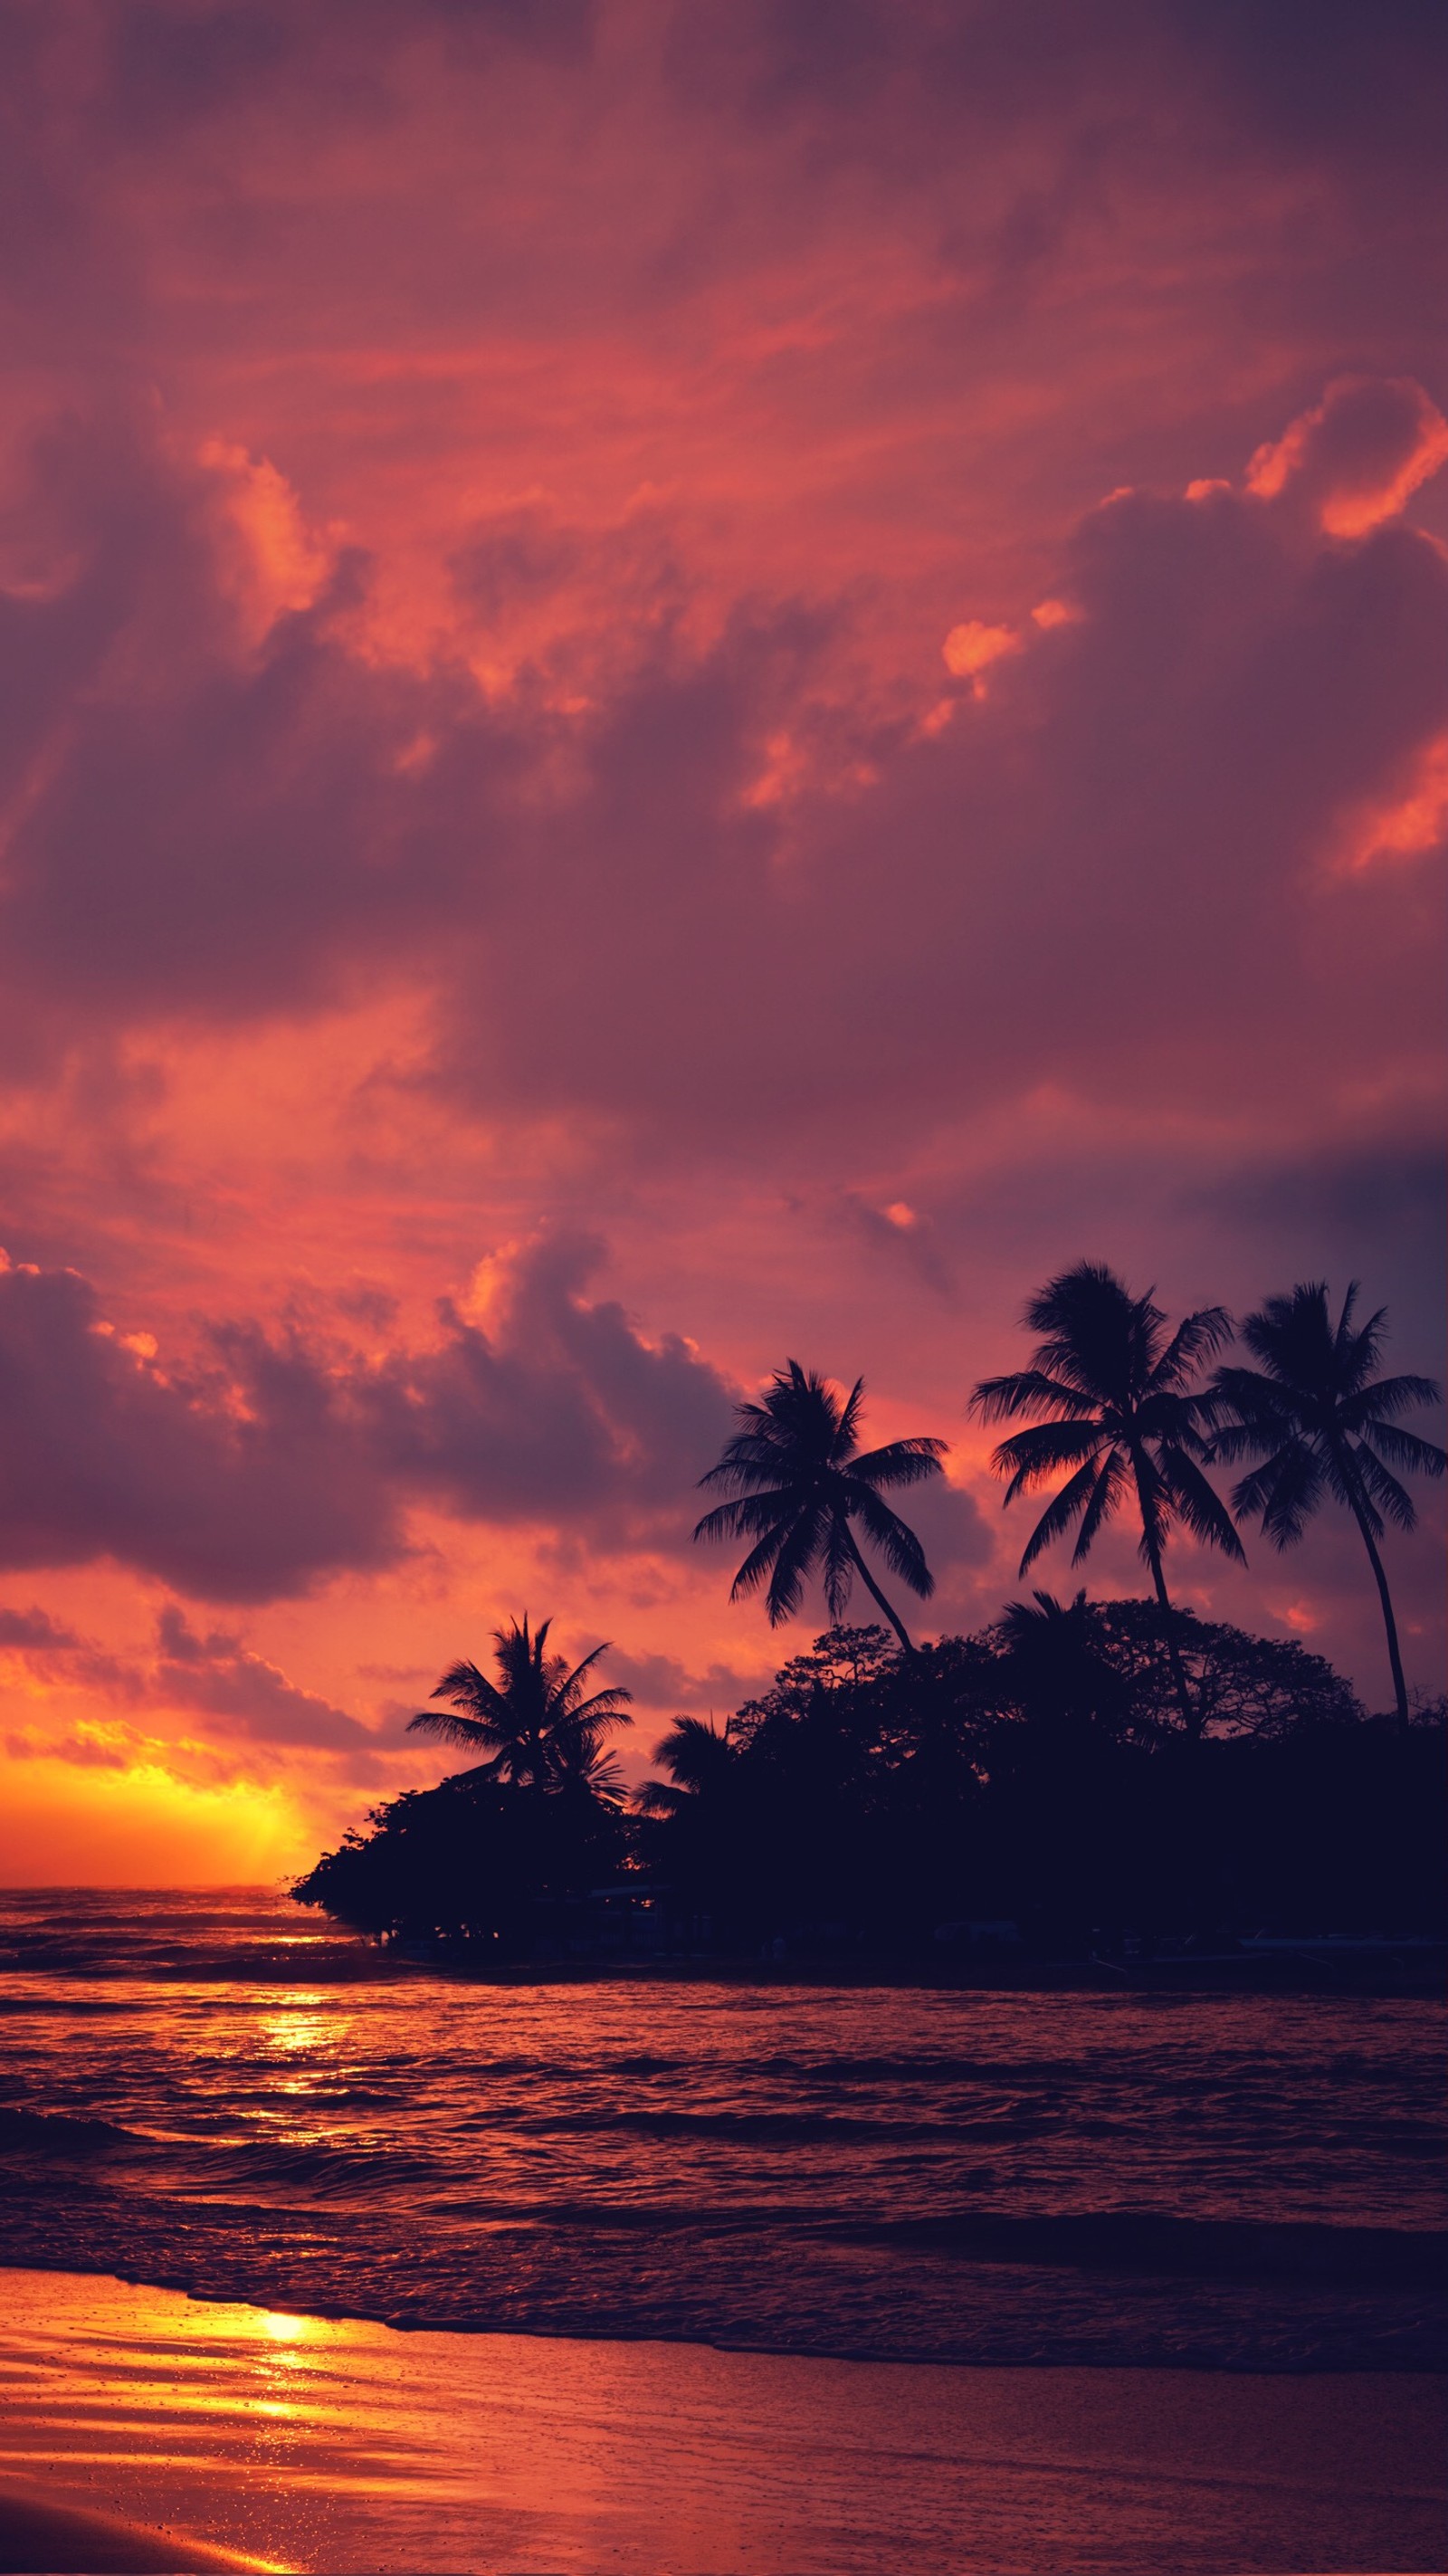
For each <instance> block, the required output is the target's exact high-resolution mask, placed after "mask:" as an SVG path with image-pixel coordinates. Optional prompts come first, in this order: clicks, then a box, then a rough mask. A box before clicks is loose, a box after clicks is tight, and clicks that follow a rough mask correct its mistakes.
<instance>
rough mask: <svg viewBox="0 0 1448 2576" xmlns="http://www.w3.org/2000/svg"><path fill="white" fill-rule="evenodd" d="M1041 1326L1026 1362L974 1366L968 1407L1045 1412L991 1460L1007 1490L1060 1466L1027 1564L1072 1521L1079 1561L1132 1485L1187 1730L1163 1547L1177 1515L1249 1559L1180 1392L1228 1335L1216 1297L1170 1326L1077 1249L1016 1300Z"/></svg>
mask: <svg viewBox="0 0 1448 2576" xmlns="http://www.w3.org/2000/svg"><path fill="white" fill-rule="evenodd" d="M1024 1321H1025V1324H1026V1326H1027V1328H1028V1330H1029V1331H1031V1332H1033V1333H1039V1334H1041V1336H1042V1339H1041V1341H1040V1343H1039V1345H1038V1347H1037V1348H1036V1350H1035V1351H1034V1352H1033V1353H1032V1356H1031V1365H1030V1367H1029V1368H1026V1369H1020V1370H1017V1371H1016V1372H1015V1373H1014V1374H1013V1375H1011V1376H1009V1377H988V1378H982V1380H981V1382H980V1384H979V1385H978V1386H977V1388H976V1390H975V1393H974V1394H973V1395H972V1397H971V1399H970V1409H971V1411H972V1412H973V1413H978V1414H979V1415H980V1416H981V1418H982V1420H983V1421H986V1422H1009V1421H1018V1420H1019V1419H1020V1417H1021V1415H1022V1414H1024V1413H1037V1414H1044V1415H1045V1416H1046V1419H1045V1420H1044V1421H1043V1422H1038V1423H1036V1424H1035V1425H1034V1426H1033V1427H1032V1428H1031V1429H1030V1430H1028V1431H1018V1432H1016V1433H1015V1434H1014V1435H1013V1436H1012V1438H1010V1439H1009V1440H1003V1441H1002V1442H1001V1444H1000V1446H999V1448H998V1449H997V1450H996V1451H995V1453H994V1455H993V1457H992V1459H991V1465H992V1467H993V1468H994V1469H995V1472H996V1474H997V1475H998V1476H1009V1477H1010V1480H1011V1481H1010V1484H1009V1485H1008V1487H1007V1488H1006V1497H1005V1499H1006V1502H1007V1504H1010V1503H1013V1502H1014V1501H1015V1499H1016V1496H1017V1495H1018V1494H1028V1493H1031V1492H1033V1491H1034V1490H1035V1489H1036V1488H1037V1487H1038V1486H1040V1485H1043V1484H1045V1483H1046V1481H1047V1479H1048V1478H1049V1477H1051V1476H1054V1475H1056V1474H1058V1473H1059V1472H1060V1470H1061V1469H1062V1468H1069V1469H1070V1470H1071V1473H1070V1475H1069V1476H1068V1477H1067V1480H1066V1482H1065V1484H1064V1485H1062V1487H1061V1488H1060V1491H1059V1492H1058V1493H1057V1494H1056V1495H1055V1496H1054V1497H1053V1499H1052V1501H1051V1502H1050V1503H1049V1504H1048V1505H1047V1507H1046V1509H1045V1511H1044V1512H1043V1513H1042V1514H1041V1517H1040V1519H1039V1520H1038V1521H1037V1523H1036V1526H1035V1528H1034V1530H1033V1531H1032V1532H1031V1535H1030V1538H1029V1540H1028V1541H1027V1544H1026V1550H1025V1554H1024V1555H1023V1556H1022V1558H1021V1565H1020V1571H1021V1573H1022V1574H1023V1575H1024V1574H1025V1573H1026V1572H1027V1571H1028V1569H1029V1568H1030V1567H1031V1566H1032V1565H1034V1563H1035V1561H1036V1558H1037V1557H1038V1556H1039V1555H1041V1553H1042V1551H1043V1550H1044V1549H1045V1548H1048V1547H1050V1546H1051V1544H1052V1543H1053V1541H1054V1540H1056V1539H1058V1538H1064V1537H1065V1535H1066V1533H1067V1531H1068V1530H1069V1529H1070V1528H1071V1526H1072V1524H1073V1522H1077V1521H1079V1523H1080V1527H1079V1529H1078V1530H1077V1533H1076V1545H1075V1548H1074V1549H1073V1551H1072V1556H1071V1562H1072V1564H1073V1565H1080V1564H1081V1563H1082V1562H1083V1560H1084V1559H1085V1558H1086V1557H1087V1556H1088V1555H1089V1554H1090V1552H1091V1548H1092V1545H1093V1543H1094V1541H1095V1540H1096V1538H1097V1536H1098V1535H1099V1533H1100V1531H1101V1530H1102V1528H1103V1527H1104V1526H1105V1523H1106V1522H1107V1521H1108V1520H1109V1519H1110V1518H1111V1516H1112V1514H1113V1513H1114V1512H1116V1511H1117V1510H1119V1509H1120V1506H1121V1505H1122V1503H1123V1502H1124V1501H1125V1500H1126V1498H1127V1495H1128V1494H1134V1496H1135V1500H1136V1507H1137V1510H1138V1512H1139V1513H1140V1516H1141V1553H1142V1556H1143V1558H1144V1559H1145V1562H1146V1563H1147V1565H1149V1566H1150V1568H1151V1579H1152V1584H1153V1586H1154V1588H1155V1591H1156V1597H1157V1601H1158V1604H1159V1605H1160V1608H1161V1613H1162V1622H1163V1626H1164V1627H1165V1630H1166V1644H1167V1653H1168V1655H1169V1656H1170V1659H1171V1671H1172V1681H1173V1683H1174V1685H1175V1688H1176V1695H1177V1704H1178V1706H1179V1707H1180V1709H1181V1713H1182V1720H1183V1723H1184V1725H1185V1726H1186V1728H1187V1731H1188V1733H1189V1734H1191V1735H1195V1734H1196V1733H1197V1732H1198V1728H1197V1715H1196V1711H1195V1710H1194V1709H1193V1707H1192V1702H1191V1695H1190V1693H1189V1691H1188V1689H1187V1678H1186V1673H1185V1671H1184V1669H1183V1666H1182V1659H1181V1653H1180V1650H1179V1648H1178V1645H1177V1638H1176V1626H1175V1620H1174V1617H1173V1612H1172V1604H1171V1599H1170V1596H1169V1594H1168V1592H1167V1588H1166V1576H1165V1573H1164V1572H1163V1569H1162V1556H1163V1552H1164V1550H1165V1546H1166V1541H1167V1535H1168V1532H1169V1531H1170V1529H1171V1526H1172V1524H1173V1522H1178V1523H1180V1524H1181V1526H1182V1527H1183V1528H1185V1529H1188V1530H1190V1531H1191V1533H1192V1535H1193V1537H1194V1538H1198V1539H1203V1540H1205V1541H1206V1542H1207V1544H1208V1545H1209V1546H1211V1547H1219V1548H1220V1549H1221V1550H1222V1552H1223V1554H1224V1555H1225V1556H1230V1557H1234V1558H1235V1559H1236V1560H1237V1562H1238V1563H1239V1564H1245V1562H1246V1558H1245V1556H1244V1554H1243V1550H1242V1542H1241V1540H1240V1539H1239V1538H1238V1536H1237V1533H1236V1530H1235V1529H1234V1528H1233V1526H1232V1518H1231V1514H1230V1513H1229V1512H1228V1510H1227V1508H1226V1505H1225V1504H1224V1503H1223V1502H1222V1500H1221V1498H1220V1496H1219V1495H1217V1494H1215V1493H1214V1492H1213V1490H1212V1488H1211V1486H1210V1485H1209V1484H1208V1482H1207V1479H1206V1477H1205V1476H1204V1475H1203V1474H1202V1471H1201V1467H1200V1465H1199V1464H1198V1461H1199V1460H1200V1459H1202V1458H1204V1457H1205V1456H1206V1455H1207V1442H1206V1440H1205V1438H1204V1437H1203V1434H1202V1431H1201V1430H1200V1428H1199V1427H1198V1426H1199V1424H1200V1423H1201V1422H1202V1420H1203V1419H1204V1418H1205V1414H1206V1399H1205V1397H1203V1396H1201V1395H1194V1394H1191V1393H1189V1392H1188V1389H1189V1387H1190V1384H1191V1380H1192V1377H1193V1375H1194V1373H1195V1371H1196V1370H1197V1368H1198V1367H1199V1365H1200V1363H1201V1362H1202V1361H1203V1360H1204V1359H1207V1358H1209V1357H1210V1355H1211V1353H1212V1352H1213V1351H1215V1350H1219V1349H1220V1347H1221V1345H1222V1344H1223V1342H1225V1341H1229V1340H1230V1338H1231V1332H1232V1324H1231V1318H1230V1316H1229V1315H1228V1314H1227V1311H1226V1308H1225V1307H1223V1306H1204V1307H1203V1308H1202V1309H1201V1311H1200V1312H1199V1313H1198V1314H1195V1315H1188V1316H1187V1318H1186V1320H1185V1322H1184V1323H1181V1324H1179V1325H1178V1326H1177V1329H1176V1331H1175V1333H1173V1334H1172V1336H1171V1338H1170V1340H1168V1338H1167V1329H1166V1317H1165V1315H1164V1314H1163V1313H1162V1310H1161V1308H1160V1307H1159V1306H1154V1305H1153V1304H1152V1292H1151V1290H1150V1289H1148V1290H1147V1293H1146V1295H1145V1296H1144V1297H1133V1296H1132V1294H1131V1292H1130V1290H1129V1289H1128V1288H1127V1287H1126V1285H1125V1283H1124V1281H1122V1280H1120V1279H1118V1278H1117V1277H1116V1274H1115V1272H1114V1271H1111V1270H1108V1269H1107V1267H1106V1265H1105V1263H1104V1262H1097V1261H1078V1262H1077V1264H1076V1266H1075V1268H1074V1269H1073V1270H1063V1271H1061V1272H1060V1273H1059V1275H1058V1276H1057V1277H1056V1278H1054V1279H1050V1280H1048V1281H1047V1283H1046V1285H1045V1287H1044V1288H1043V1289H1042V1290H1041V1292H1040V1295H1039V1296H1037V1297H1033V1298H1032V1299H1031V1300H1030V1302H1029V1304H1028V1305H1027V1307H1026V1309H1025V1315H1024Z"/></svg>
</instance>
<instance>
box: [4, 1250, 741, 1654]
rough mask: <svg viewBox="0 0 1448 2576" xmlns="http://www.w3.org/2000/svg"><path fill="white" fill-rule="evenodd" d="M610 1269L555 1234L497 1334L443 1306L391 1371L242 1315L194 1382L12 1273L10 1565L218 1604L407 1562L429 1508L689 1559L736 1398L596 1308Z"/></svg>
mask: <svg viewBox="0 0 1448 2576" xmlns="http://www.w3.org/2000/svg"><path fill="white" fill-rule="evenodd" d="M601 1257H602V1247H601V1246H600V1245H598V1244H596V1243H589V1242H585V1241H581V1240H578V1239H568V1238H562V1237H547V1238H544V1239H542V1240H540V1241H537V1242H534V1243H531V1244H528V1245H525V1246H523V1247H521V1248H519V1249H517V1250H515V1251H513V1252H511V1253H508V1254H505V1255H503V1256H500V1257H499V1258H497V1259H496V1260H495V1261H494V1263H493V1264H492V1266H491V1269H492V1282H491V1284H492V1312H491V1318H490V1324H489V1327H488V1328H486V1329H485V1328H484V1326H483V1325H482V1324H481V1323H479V1322H477V1321H474V1320H470V1319H469V1318H468V1317H467V1316H466V1315H464V1314H463V1313H461V1312H460V1311H459V1309H458V1308H457V1307H456V1306H451V1305H444V1307H443V1308H442V1309H441V1310H440V1328H441V1329H440V1339H439V1340H438V1341H437V1343H436V1344H435V1345H434V1346H433V1347H432V1348H431V1349H428V1350H422V1351H415V1352H407V1351H404V1350H399V1349H395V1348H394V1349H393V1350H391V1351H389V1352H388V1353H386V1354H385V1356H384V1357H383V1358H382V1360H381V1361H380V1362H374V1361H371V1360H369V1359H367V1358H366V1357H365V1356H363V1355H361V1354H358V1353H357V1352H355V1351H354V1350H352V1349H350V1348H349V1346H347V1345H346V1344H345V1343H342V1342H340V1341H338V1342H333V1343H325V1342H322V1341H319V1340H317V1339H316V1338H313V1339H311V1340H308V1339H307V1338H306V1336H305V1335H304V1334H303V1333H302V1332H301V1330H300V1328H294V1329H292V1330H291V1331H290V1332H283V1333H281V1334H279V1335H276V1336H272V1337H269V1336H268V1335H267V1334H265V1333H264V1332H262V1331H261V1329H260V1328H259V1327H258V1326H257V1325H256V1324H254V1323H244V1324H236V1325H230V1326H220V1325H218V1326H215V1327H213V1328H212V1329H211V1330H210V1331H209V1333H208V1334H207V1335H206V1336H205V1337H204V1340H203V1343H202V1346H201V1348H200V1351H199V1353H198V1355H197V1357H196V1358H195V1359H194V1361H193V1362H192V1363H191V1364H190V1365H189V1366H186V1367H178V1366H177V1365H176V1364H175V1363H174V1362H172V1361H170V1360H169V1359H166V1360H164V1361H163V1359H162V1358H161V1357H160V1356H158V1353H157V1349H156V1345H155V1343H154V1341H153V1339H152V1337H150V1336H149V1335H142V1334H131V1335H121V1334H118V1333H117V1332H116V1331H115V1329H114V1327H113V1326H112V1325H111V1324H110V1323H109V1322H108V1321H107V1320H106V1318H105V1317H104V1316H103V1315H102V1314H101V1312H100V1308H99V1302H98V1299H97V1296H96V1292H95V1290H94V1289H93V1288H92V1287H91V1286H90V1284H89V1283H88V1282H87V1281H85V1280H84V1279H82V1278H81V1277H79V1275H78V1274H76V1273H75V1272H73V1271H50V1272H46V1271H42V1270H40V1269H39V1268H37V1267H36V1266H35V1265H33V1264H24V1263H22V1264H18V1265H16V1264H10V1265H8V1266H7V1267H5V1268H4V1269H0V1563H4V1564H7V1565H10V1566H63V1565H77V1564H85V1563H89V1562H92V1561H94V1560H95V1559H97V1558H101V1557H111V1558H113V1559H115V1560H116V1561H117V1562H119V1563H120V1564H123V1565H128V1566H131V1567H134V1568H135V1569H136V1570H137V1571H138V1572H140V1573H143V1574H146V1575H149V1576H152V1577H157V1578H159V1579H160V1580H162V1581H164V1582H166V1583H167V1584H169V1585H172V1586H174V1587H175V1588H176V1589H177V1590H178V1591H181V1592H183V1593H188V1594H192V1595H194V1596H198V1597H200V1598H203V1599H208V1600H230V1601H263V1600H273V1599H277V1598H281V1597H285V1596H288V1595H292V1594H296V1593H300V1592H305V1591H307V1590H308V1589H310V1588H312V1587H314V1586H315V1585H316V1584H317V1583H318V1582H320V1581H322V1580H323V1579H325V1578H326V1577H327V1576H328V1575H331V1574H333V1573H335V1572H337V1571H338V1570H339V1569H341V1568H344V1567H345V1568H348V1569H351V1570H354V1571H355V1570H359V1569H360V1570H366V1569H369V1568H378V1567H381V1566H383V1565H386V1564H390V1563H393V1562H395V1561H396V1560H397V1559H398V1558H399V1557H400V1556H401V1555H402V1554H403V1553H404V1552H405V1549H406V1545H407V1541H406V1536H405V1530H404V1514H405V1510H406V1507H407V1505H408V1504H409V1503H412V1502H417V1501H425V1502H428V1503H430V1504H433V1505H435V1506H440V1507H441V1508H442V1509H443V1510H445V1511H448V1512H451V1513H454V1514H456V1515H459V1516H461V1517H464V1518H467V1519H471V1520H483V1521H493V1522H503V1523H509V1522H511V1523H520V1522H521V1523H530V1522H538V1523H546V1524H549V1525H557V1524H562V1525H564V1526H567V1527H571V1528H573V1529H575V1530H583V1529H587V1530H589V1531H591V1532H592V1533H593V1534H594V1536H595V1539H596V1540H598V1541H599V1542H600V1543H601V1544H603V1545H604V1546H605V1547H608V1548H611V1549H615V1550H627V1549H628V1548H630V1547H637V1546H640V1545H647V1544H654V1543H664V1544H671V1543H672V1544H679V1543H681V1541H682V1539H683V1536H684V1524H685V1521H686V1519H687V1505H688V1500H689V1497H690V1494H691V1490H692V1486H693V1483H694V1481H695V1479H696V1478H697V1476H698V1474H699V1473H700V1472H701V1466H702V1465H703V1464H705V1463H707V1462H708V1460H709V1458H710V1457H712V1456H713V1455H714V1453H715V1451H716V1450H717V1448H718V1445H719V1441H720V1438H721V1437H722V1436H723V1432H724V1429H725V1428H726V1426H727V1423H728V1420H729V1412H730V1398H729V1391H728V1389H727V1387H726V1385H725V1382H724V1381H723V1380H722V1379H721V1378H720V1377H719V1375H718V1374H717V1372H716V1371H714V1370H713V1369H711V1368H710V1367H709V1366H708V1364H707V1363H706V1362H705V1361H704V1360H702V1359H701V1358H700V1357H699V1356H698V1354H697V1353H696V1352H694V1351H693V1350H692V1349H691V1348H690V1346H689V1345H688V1344H687V1343H685V1342H684V1341H682V1340H681V1339H680V1338H679V1337H678V1336H677V1335H666V1336H665V1337H664V1338H663V1339H662V1340H661V1341H659V1342H657V1343H653V1342H648V1341H645V1340H644V1339H643V1338H642V1336H641V1335H640V1334H639V1333H638V1332H637V1331H636V1330H635V1328H634V1327H633V1326H632V1325H631V1324H630V1322H629V1320H628V1318H627V1316H626V1315H625V1313H624V1311H623V1309H622V1307H621V1306H619V1305H618V1304H617V1303H615V1302H613V1301H611V1300H602V1301H598V1302H594V1303H590V1302H589V1300H588V1299H587V1298H586V1297H585V1296H584V1295H583V1294H582V1293H581V1292H582V1290H583V1288H584V1286H585V1284H586V1282H587V1280H588V1278H589V1276H590V1274H591V1272H592V1271H593V1270H594V1269H595V1268H596V1266H597V1264H598V1262H599V1260H600V1259H601ZM176 1638H177V1641H178V1642H177V1646H176V1651H175V1653H174V1654H173V1655H172V1661H173V1662H175V1663H176V1664H177V1666H178V1669H179V1667H180V1665H181V1663H182V1662H184V1656H183V1655H182V1653H181V1641H182V1631H181V1630H180V1629H178V1630H177V1631H176ZM253 1678H254V1677H253Z"/></svg>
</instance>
